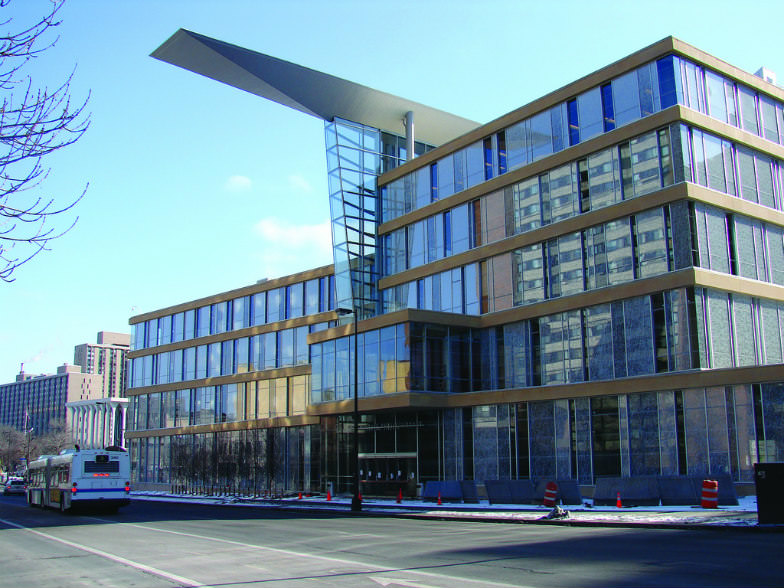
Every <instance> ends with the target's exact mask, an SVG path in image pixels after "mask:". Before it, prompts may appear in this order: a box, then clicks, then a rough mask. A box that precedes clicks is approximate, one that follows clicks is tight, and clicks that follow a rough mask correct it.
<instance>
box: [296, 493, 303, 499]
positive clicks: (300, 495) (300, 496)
mask: <svg viewBox="0 0 784 588" xmlns="http://www.w3.org/2000/svg"><path fill="white" fill-rule="evenodd" d="M297 500H302V492H300V493H299V496H297Z"/></svg>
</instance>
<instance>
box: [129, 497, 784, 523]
mask: <svg viewBox="0 0 784 588" xmlns="http://www.w3.org/2000/svg"><path fill="white" fill-rule="evenodd" d="M133 498H134V499H137V500H149V501H167V502H168V501H171V502H182V503H188V502H190V501H191V500H205V497H203V496H179V495H178V496H173V495H147V494H136V495H133ZM210 499H211V500H215V502H214V504H210V506H223V507H229V506H233V507H238V506H239V507H244V508H253V507H257V508H265V509H268V510H276V511H291V512H301V513H325V512H326V513H334V514H340V515H343V516H345V515H349V516H365V517H396V518H409V519H420V520H442V521H459V522H477V523H503V524H517V525H550V526H561V527H599V528H618V529H624V528H625V529H634V528H639V529H671V530H684V531H694V530H710V531H741V532H755V533H781V532H784V525H775V524H766V525H760V524H759V523H756V524H750V525H730V524H721V523H711V522H701V521H692V522H683V523H681V522H677V521H666V522H665V521H652V522H646V521H639V520H635V521H623V520H615V521H610V520H580V519H579V518H566V519H544V518H538V517H537V518H514V517H508V516H496V512H494V511H485V510H481V509H465V512H466V513H471V514H470V515H468V514H467V515H462V514H460V513H456V512H454V511H451V512H443V513H439V512H438V511H437V510H434V508H433V507H432V506H430V505H367V504H366V509H364V510H362V511H360V512H353V511H351V510H350V504H348V503H333V504H325V503H323V502H321V501H319V502H315V501H299V500H298V501H296V502H293V501H283V500H278V499H267V500H248V499H241V498H240V499H227V500H222V501H221V499H219V498H210ZM423 510H427V512H417V511H423ZM497 512H499V513H500V512H503V513H523V512H530V513H532V514H533V513H542V516H545V515H546V513H545V512H544V511H541V510H525V509H519V510H511V509H510V510H505V511H497ZM676 512H677V511H676ZM744 512H745V511H744ZM477 513H481V514H477Z"/></svg>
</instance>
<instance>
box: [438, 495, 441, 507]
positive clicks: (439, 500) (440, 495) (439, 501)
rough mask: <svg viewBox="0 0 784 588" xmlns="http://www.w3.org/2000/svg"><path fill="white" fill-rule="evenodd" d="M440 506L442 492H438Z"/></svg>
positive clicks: (439, 504)
mask: <svg viewBox="0 0 784 588" xmlns="http://www.w3.org/2000/svg"><path fill="white" fill-rule="evenodd" d="M438 506H441V493H440V492H439V493H438Z"/></svg>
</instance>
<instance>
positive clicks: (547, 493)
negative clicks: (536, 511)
mask: <svg viewBox="0 0 784 588" xmlns="http://www.w3.org/2000/svg"><path fill="white" fill-rule="evenodd" d="M556 494H558V484H556V483H555V482H547V486H545V489H544V500H543V501H542V504H544V505H545V506H549V507H550V508H552V507H553V506H555V496H556Z"/></svg>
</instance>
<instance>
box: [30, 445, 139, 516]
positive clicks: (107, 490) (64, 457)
mask: <svg viewBox="0 0 784 588" xmlns="http://www.w3.org/2000/svg"><path fill="white" fill-rule="evenodd" d="M130 474H131V462H130V457H129V455H128V452H127V451H126V450H125V449H123V448H121V447H116V446H111V447H107V448H106V449H81V450H80V449H78V447H77V448H76V449H66V450H63V451H61V452H60V454H59V455H42V456H41V457H39V458H38V459H37V460H35V461H33V462H32V463H30V465H29V467H28V469H27V478H28V479H27V503H28V504H29V505H30V506H35V507H49V508H58V509H60V511H61V512H65V511H66V510H69V509H71V508H77V507H92V508H99V509H101V510H109V511H116V510H117V509H118V508H120V507H121V506H125V505H126V504H128V503H129V502H130V496H131V485H130Z"/></svg>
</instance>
